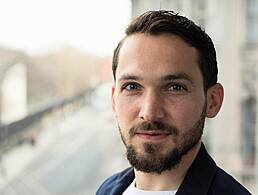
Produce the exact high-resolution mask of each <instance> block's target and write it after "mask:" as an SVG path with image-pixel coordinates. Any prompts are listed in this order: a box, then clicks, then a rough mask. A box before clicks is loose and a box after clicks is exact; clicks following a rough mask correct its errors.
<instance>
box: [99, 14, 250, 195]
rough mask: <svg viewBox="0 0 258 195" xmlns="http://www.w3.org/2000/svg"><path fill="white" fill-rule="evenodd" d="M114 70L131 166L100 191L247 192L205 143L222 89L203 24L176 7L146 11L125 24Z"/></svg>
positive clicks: (145, 194) (157, 194) (116, 106)
mask: <svg viewBox="0 0 258 195" xmlns="http://www.w3.org/2000/svg"><path fill="white" fill-rule="evenodd" d="M112 69H113V76H114V84H113V86H112V108H113V112H114V114H115V116H116V119H117V123H118V128H119V131H120V134H121V138H122V141H123V143H124V145H125V147H126V151H127V152H126V154H127V159H128V161H129V162H130V164H131V165H132V167H129V168H128V169H126V170H124V171H122V172H120V173H117V174H115V175H113V176H111V177H110V178H108V179H107V180H106V181H105V182H104V183H103V184H102V185H101V186H100V188H99V189H98V191H97V193H96V194H97V195H121V194H123V195H172V194H176V195H223V194H225V195H250V193H249V192H248V191H247V190H246V189H245V188H244V187H243V186H242V185H241V184H240V183H238V182H237V181H236V180H235V179H234V178H233V177H232V176H230V175H229V174H227V173H226V172H225V171H223V170H222V169H221V168H219V167H218V166H217V165H216V163H215V162H214V160H213V159H212V158H211V157H210V155H209V154H208V153H207V151H206V149H205V146H204V144H203V142H202V135H203V129H204V123H205V119H206V117H208V118H213V117H215V116H216V115H217V113H218V112H219V110H220V108H221V105H222V102H223V96H224V92H223V87H222V85H221V84H220V83H218V82H217V75H218V68H217V60H216V51H215V48H214V45H213V42H212V40H211V38H210V37H209V36H208V35H207V34H206V33H205V32H204V31H203V30H202V29H201V28H200V27H199V26H197V25H196V24H195V23H194V22H192V21H191V20H189V19H187V18H186V17H183V16H180V15H178V14H175V13H174V12H172V11H166V10H159V11H148V12H146V13H144V14H142V15H140V16H139V17H137V18H135V19H134V20H133V21H132V22H131V23H130V24H129V26H128V27H127V29H126V36H125V37H124V38H123V39H122V40H121V41H120V42H119V44H118V46H117V48H116V49H115V51H114V56H113V64H112ZM107 166H108V165H107Z"/></svg>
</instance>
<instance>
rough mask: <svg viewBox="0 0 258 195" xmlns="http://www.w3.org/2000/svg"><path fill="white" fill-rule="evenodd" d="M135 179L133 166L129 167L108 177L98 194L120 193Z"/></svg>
mask: <svg viewBox="0 0 258 195" xmlns="http://www.w3.org/2000/svg"><path fill="white" fill-rule="evenodd" d="M133 179H134V172H133V168H132V167H130V168H127V169H125V170H123V171H121V172H119V173H116V174H114V175H112V176H111V177H109V178H107V179H106V180H105V181H104V182H103V183H102V184H101V186H100V187H99V189H98V191H97V192H96V195H104V194H119V193H121V192H123V191H124V190H125V189H126V188H127V187H128V186H129V185H130V183H131V182H132V181H133Z"/></svg>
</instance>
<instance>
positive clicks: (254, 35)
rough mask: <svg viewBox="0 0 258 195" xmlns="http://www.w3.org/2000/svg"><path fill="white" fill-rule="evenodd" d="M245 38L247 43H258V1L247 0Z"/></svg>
mask: <svg viewBox="0 0 258 195" xmlns="http://www.w3.org/2000/svg"><path fill="white" fill-rule="evenodd" d="M246 8H247V10H246V17H247V18H246V19H247V21H246V25H247V26H246V36H247V37H246V38H247V42H248V43H258V1H257V0H247V6H246Z"/></svg>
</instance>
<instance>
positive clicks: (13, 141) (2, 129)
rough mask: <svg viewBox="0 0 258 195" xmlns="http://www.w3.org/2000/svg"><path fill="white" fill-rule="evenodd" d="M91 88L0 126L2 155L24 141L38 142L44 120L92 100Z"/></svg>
mask: <svg viewBox="0 0 258 195" xmlns="http://www.w3.org/2000/svg"><path fill="white" fill-rule="evenodd" d="M91 91H92V90H91V89H87V90H85V91H83V92H81V93H79V94H77V95H75V96H73V97H70V98H67V99H62V100H58V101H55V102H52V103H51V104H50V105H48V106H46V107H44V108H41V109H39V110H37V111H35V112H33V113H31V114H29V115H27V116H26V117H25V118H23V119H21V120H18V121H15V122H12V123H10V124H4V125H1V126H0V157H1V156H2V155H3V154H4V153H5V152H7V151H9V150H10V149H12V148H13V147H15V146H17V145H20V144H22V143H24V142H30V143H31V144H35V143H36V138H37V135H38V134H39V133H40V131H41V130H42V128H43V127H42V126H43V125H42V121H45V120H46V119H48V118H53V117H54V118H56V119H62V118H64V117H65V116H66V115H67V114H68V113H72V112H74V111H76V110H78V109H79V108H80V107H82V106H85V105H87V104H88V103H89V101H90V94H91Z"/></svg>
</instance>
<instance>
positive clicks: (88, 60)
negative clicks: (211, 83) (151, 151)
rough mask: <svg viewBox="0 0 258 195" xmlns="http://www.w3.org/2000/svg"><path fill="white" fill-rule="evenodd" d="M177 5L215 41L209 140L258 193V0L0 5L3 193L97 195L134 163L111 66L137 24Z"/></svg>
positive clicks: (32, 0)
mask: <svg viewBox="0 0 258 195" xmlns="http://www.w3.org/2000/svg"><path fill="white" fill-rule="evenodd" d="M159 9H171V10H174V11H175V12H179V13H180V14H182V15H185V16H187V17H189V18H191V19H192V20H194V21H195V22H196V23H197V24H199V25H201V26H202V27H203V28H204V29H205V30H206V31H207V33H208V34H209V35H210V36H211V38H212V39H213V41H214V44H215V47H216V50H217V55H218V65H219V81H220V82H221V83H222V84H223V85H224V88H225V101H224V105H223V107H222V110H221V112H220V114H219V115H218V116H217V117H216V118H215V119H212V120H208V121H207V123H206V127H205V135H204V141H205V143H206V145H207V148H208V150H209V152H210V153H211V154H212V156H213V157H214V158H215V160H216V162H217V163H218V164H219V165H220V166H221V167H223V168H224V169H225V170H227V171H228V172H229V173H231V174H232V175H233V176H234V177H235V178H237V179H238V180H239V181H240V182H241V183H242V184H244V185H245V186H246V187H247V188H248V189H249V190H250V191H251V192H252V193H253V194H255V193H257V192H258V181H256V178H257V175H258V169H257V165H256V164H257V158H258V155H257V150H256V148H257V146H258V137H257V133H256V132H257V131H258V125H257V121H258V114H257V110H258V104H257V98H258V1H257V0H228V1H223V0H106V1H105V0H95V1H85V0H75V1H71V0H65V1H61V0H60V1H59V0H52V1H50V0H44V1H43V0H25V1H19V0H8V1H5V0H0V29H1V30H0V194H3V195H16V194H17V195H20V194H26V195H30V194H31V195H61V194H62V195H80V194H94V193H95V191H96V189H97V188H98V186H99V185H100V184H101V182H102V181H103V180H104V179H105V178H106V177H108V176H109V175H111V174H113V173H114V172H117V171H120V170H122V169H124V168H125V167H127V166H128V163H127V161H126V158H125V154H124V148H123V144H122V142H121V141H120V136H119V133H118V130H117V126H116V122H115V119H114V117H113V115H112V112H111V104H110V102H111V100H110V95H111V83H112V72H111V60H112V53H113V50H114V48H115V47H116V44H117V43H118V41H119V40H120V39H121V38H122V37H123V36H124V29H125V28H126V25H127V24H128V22H129V21H130V20H131V18H133V17H135V16H137V15H139V14H141V13H142V12H144V11H146V10H159Z"/></svg>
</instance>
